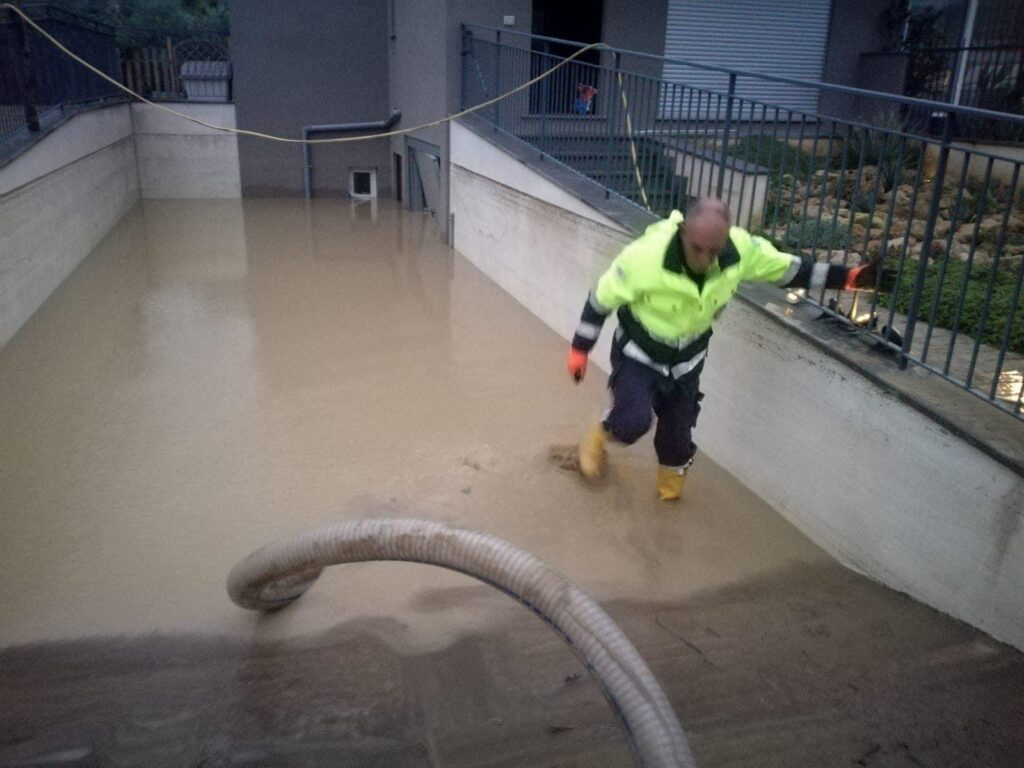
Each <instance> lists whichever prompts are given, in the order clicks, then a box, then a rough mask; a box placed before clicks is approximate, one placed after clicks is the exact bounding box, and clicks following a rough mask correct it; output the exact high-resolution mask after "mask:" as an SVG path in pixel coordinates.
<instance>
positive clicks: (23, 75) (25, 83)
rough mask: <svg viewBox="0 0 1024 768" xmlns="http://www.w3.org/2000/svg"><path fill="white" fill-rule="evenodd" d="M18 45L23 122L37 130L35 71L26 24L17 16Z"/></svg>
mask: <svg viewBox="0 0 1024 768" xmlns="http://www.w3.org/2000/svg"><path fill="white" fill-rule="evenodd" d="M15 34H16V35H17V40H18V47H19V48H20V49H21V67H20V69H21V71H20V72H19V73H18V74H19V77H18V84H19V86H20V87H21V99H22V101H23V102H24V106H25V124H26V125H27V126H28V129H29V130H30V131H38V130H39V110H38V109H37V108H36V73H35V67H34V66H33V65H32V46H31V43H30V42H29V39H30V38H29V33H28V25H27V24H26V23H25V20H24V19H22V18H20V17H19V20H18V25H17V26H16V27H15Z"/></svg>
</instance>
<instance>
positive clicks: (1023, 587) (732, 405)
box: [451, 130, 1024, 649]
mask: <svg viewBox="0 0 1024 768" xmlns="http://www.w3.org/2000/svg"><path fill="white" fill-rule="evenodd" d="M463 140H464V133H463V131H460V130H453V131H452V158H453V166H452V171H451V193H452V196H451V200H452V210H453V212H454V213H455V221H456V226H455V248H456V249H457V250H458V251H459V252H460V253H462V254H463V255H464V256H466V257H467V258H468V259H469V260H470V261H472V262H473V263H474V264H475V265H476V266H477V267H479V268H480V269H481V270H483V271H484V272H485V273H486V274H487V275H488V276H490V277H491V278H492V279H493V280H495V281H496V282H497V283H498V284H499V285H500V286H501V287H502V288H504V289H505V290H506V291H508V292H509V293H510V294H511V295H512V296H514V297H515V298H517V299H518V300H519V301H520V302H521V303H522V304H524V305H525V306H526V307H527V308H528V309H530V310H531V311H532V312H533V313H534V314H536V315H537V316H538V317H539V318H541V319H542V320H543V321H544V322H545V323H547V324H548V325H549V326H550V327H552V328H553V329H554V330H555V331H556V332H558V333H559V334H560V335H561V336H563V337H564V338H566V339H568V338H570V337H571V335H572V331H573V329H574V328H575V325H576V322H577V319H578V316H579V311H580V309H581V308H582V305H583V301H584V300H585V297H586V295H587V291H588V290H589V289H590V287H591V286H592V284H593V282H594V280H595V279H596V277H597V276H598V275H599V274H600V273H601V272H602V271H603V270H604V269H605V268H606V267H607V265H608V263H609V262H610V260H611V259H612V258H613V257H614V256H615V254H616V253H617V251H618V250H619V248H621V247H622V245H623V244H625V242H627V240H628V236H627V235H625V234H623V233H622V232H619V231H617V230H615V229H614V228H612V227H609V226H605V225H603V224H600V223H598V222H597V220H596V217H594V216H587V215H583V214H581V213H579V212H575V211H570V210H566V209H565V208H562V207H559V206H558V205H556V204H554V203H552V202H551V201H549V200H548V199H546V198H547V197H548V194H547V192H546V190H545V184H547V183H549V182H547V180H546V179H543V178H540V177H539V176H538V177H537V178H536V179H535V180H534V181H535V187H534V188H533V189H531V188H530V184H529V183H528V181H527V179H528V174H526V173H525V171H524V169H522V168H519V169H517V173H516V177H515V178H514V179H513V178H510V177H509V175H507V174H506V173H504V172H503V171H502V169H503V168H507V164H506V163H505V161H504V160H503V158H501V157H500V156H499V155H500V154H501V151H500V150H499V149H497V148H495V147H491V148H490V149H489V150H488V151H490V152H492V153H493V154H494V157H493V159H492V160H491V161H489V162H486V163H482V164H478V165H476V166H475V170H471V169H468V168H466V167H463V166H461V165H459V164H458V162H456V158H458V157H460V152H462V148H461V147H460V146H459V145H460V144H461V143H462V142H463ZM484 149H485V148H482V147H480V146H479V145H476V144H475V143H474V151H484ZM488 168H490V169H494V172H492V173H488V172H487V170H486V169H488ZM611 324H612V323H610V325H611ZM610 330H611V329H610V328H608V329H606V331H605V333H604V334H603V335H602V339H601V343H600V346H599V347H598V349H597V350H596V352H595V353H594V362H595V363H597V364H598V365H601V366H603V367H604V366H606V365H607V359H608V344H609V340H610V337H611V333H610ZM702 389H703V390H704V391H705V392H706V393H707V399H706V400H705V406H706V407H705V409H704V412H703V414H702V416H701V422H700V425H699V429H698V430H697V434H696V439H697V441H698V442H699V443H700V445H701V448H702V450H703V451H704V452H706V453H707V455H708V456H710V457H711V458H712V459H713V460H715V461H716V462H718V463H719V464H721V465H722V466H724V467H725V468H726V469H728V470H729V471H730V472H732V473H734V474H735V475H736V476H737V477H739V478H740V479H741V480H742V481H743V482H744V483H746V484H747V485H748V486H749V487H750V488H751V489H752V490H753V491H755V492H756V493H757V494H758V495H760V496H761V497H763V498H764V499H766V500H767V501H768V502H769V503H771V504H772V505H774V506H775V507H776V508H777V509H778V510H779V512H780V513H781V514H782V515H784V516H785V517H786V518H787V519H788V520H790V521H791V522H792V523H793V524H795V525H796V526H797V527H799V528H800V529H801V530H802V531H804V532H805V533H806V534H807V535H808V536H810V537H811V538H813V539H814V540H815V541H816V542H817V543H818V544H819V545H821V546H822V547H823V548H825V549H826V550H828V551H829V552H831V553H832V554H834V555H835V556H836V557H838V558H839V559H840V560H841V561H843V562H844V563H846V564H847V565H849V566H850V567H852V568H854V569H856V570H859V571H862V572H864V573H866V574H868V575H870V576H872V577H873V578H876V579H878V580H879V581H881V582H883V583H885V584H887V585H889V586H891V587H893V588H894V589H898V590H901V591H904V592H907V593H908V594H910V595H912V596H913V597H915V598H917V599H919V600H921V601H923V602H925V603H927V604H929V605H932V606H934V607H935V608H938V609H939V610H941V611H944V612H946V613H949V614H951V615H953V616H955V617H958V618H960V619H963V620H965V621H968V622H970V623H971V624H973V625H975V626H977V627H979V628H981V629H983V630H985V631H987V632H989V633H991V634H992V635H993V636H994V637H996V638H998V639H1000V640H1004V641H1006V642H1009V643H1011V644H1013V645H1015V646H1016V647H1018V648H1021V649H1024V607H1022V606H1024V604H1022V602H1021V598H1020V596H1021V594H1024V525H1022V522H1024V480H1022V478H1021V477H1020V476H1019V475H1017V474H1015V473H1014V472H1012V471H1011V470H1009V469H1007V468H1006V467H1005V466H1004V465H1002V464H1000V463H998V462H996V461H995V460H993V459H991V458H990V457H989V456H988V455H986V454H984V453H982V452H981V451H979V450H977V449H976V448H974V447H972V446H971V445H969V444H968V443H966V442H965V441H963V440H962V439H960V438H958V437H956V436H954V435H952V434H950V433H948V432H946V431H945V430H943V429H942V428H941V427H939V426H938V424H937V423H936V422H934V421H932V420H931V419H929V418H928V417H927V416H925V415H923V414H922V413H920V412H918V411H917V410H914V409H912V408H910V407H909V406H907V405H905V404H903V403H902V402H901V401H899V400H898V399H897V398H896V397H895V396H893V394H891V393H890V392H889V391H888V390H886V389H883V388H882V387H880V386H878V385H876V384H873V383H872V382H870V381H869V380H867V379H866V378H864V377H862V376H861V375H860V374H858V373H857V372H856V371H855V370H854V369H852V368H850V367H848V366H846V365H845V364H843V363H842V362H840V361H838V360H836V359H835V358H833V357H831V356H829V355H827V354H825V353H823V352H822V351H820V350H819V349H818V348H817V347H815V346H813V345H812V344H810V343H809V342H807V341H806V340H804V339H803V338H802V337H800V336H799V335H798V334H796V333H795V332H792V331H788V330H786V329H783V328H782V327H780V326H778V325H777V324H776V323H774V322H771V321H770V320H768V319H767V318H766V317H765V316H764V314H763V313H762V312H761V311H759V310H757V309H754V308H753V307H751V306H749V305H747V304H745V303H744V302H742V301H740V300H737V301H735V302H733V305H732V306H731V307H730V308H729V310H728V311H727V312H725V314H724V315H723V317H722V318H721V320H720V321H719V324H718V325H717V327H716V331H715V339H714V341H713V342H712V345H711V351H710V355H709V359H708V364H707V368H706V371H705V374H704V377H703V381H702ZM651 458H652V462H653V461H654V457H653V456H652V457H651Z"/></svg>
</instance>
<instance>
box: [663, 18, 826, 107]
mask: <svg viewBox="0 0 1024 768" xmlns="http://www.w3.org/2000/svg"><path fill="white" fill-rule="evenodd" d="M831 7H832V0H802V1H801V2H795V0H668V20H667V23H666V26H665V56H666V57H667V58H669V59H681V60H684V61H692V62H695V63H697V64H711V65H714V66H719V67H726V68H729V69H742V70H747V71H750V72H758V73H761V74H766V75H780V76H783V77H791V78H796V79H799V80H820V79H821V75H822V72H823V71H824V66H825V47H826V45H827V42H828V31H829V15H830V13H831ZM663 76H664V79H665V80H666V81H668V82H672V83H681V84H683V85H686V86H690V87H691V88H693V89H705V90H707V91H714V92H720V93H725V92H726V90H727V88H728V76H727V75H723V74H720V73H715V72H707V71H702V70H699V69H694V68H693V67H686V66H683V65H679V64H672V63H670V62H665V69H664V73H663ZM673 94H674V98H673ZM737 94H738V95H739V96H741V97H743V98H746V99H756V100H758V101H761V102H767V103H769V104H771V105H773V106H775V105H778V106H781V107H784V108H786V109H787V110H798V111H806V112H815V111H817V109H818V91H817V90H816V89H811V88H801V87H799V86H793V85H787V84H784V83H773V82H767V81H764V80H755V79H753V78H743V77H740V78H739V79H738V81H737ZM701 98H702V97H701V95H700V94H692V93H691V92H690V90H689V88H687V89H675V90H674V91H673V89H671V88H666V89H664V90H663V92H662V102H661V112H662V115H663V116H666V117H667V116H672V117H686V116H687V115H691V114H692V116H694V117H697V116H699V115H704V114H705V111H706V110H707V109H708V108H709V107H710V105H707V104H705V103H704V102H703V101H702V100H701ZM707 98H708V97H707V96H703V99H704V100H706V99H707ZM698 102H701V106H700V108H698V107H696V106H695V104H697V103H698ZM698 112H699V115H698V114H697V113H698ZM712 114H714V110H713V109H712Z"/></svg>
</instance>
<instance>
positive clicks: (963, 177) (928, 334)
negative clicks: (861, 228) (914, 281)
mask: <svg viewBox="0 0 1024 768" xmlns="http://www.w3.org/2000/svg"><path fill="white" fill-rule="evenodd" d="M970 164H971V156H970V153H969V152H965V153H964V164H963V168H962V169H961V171H960V181H959V183H958V184H957V193H956V202H954V203H953V210H952V211H951V213H950V217H949V234H948V235H947V240H946V251H945V253H944V254H943V258H942V266H941V267H940V268H939V279H938V282H937V284H936V286H935V296H934V298H933V299H932V308H931V310H930V311H929V312H928V329H927V330H926V331H925V335H924V347H923V349H922V350H921V362H922V363H925V362H928V346H929V345H930V344H931V340H932V331H934V330H935V318H936V315H937V314H938V311H939V304H940V303H941V301H942V289H943V288H944V287H945V284H946V270H947V269H948V267H949V257H950V255H951V253H952V250H953V243H954V241H955V240H956V230H957V225H958V224H959V222H960V206H961V205H963V199H964V187H965V186H966V182H967V169H968V167H969V166H970Z"/></svg>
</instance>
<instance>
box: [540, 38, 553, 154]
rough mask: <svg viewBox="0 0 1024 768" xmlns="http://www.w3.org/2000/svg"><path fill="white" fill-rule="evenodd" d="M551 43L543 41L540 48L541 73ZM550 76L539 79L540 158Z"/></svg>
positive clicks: (544, 131) (544, 68)
mask: <svg viewBox="0 0 1024 768" xmlns="http://www.w3.org/2000/svg"><path fill="white" fill-rule="evenodd" d="M550 52H551V45H550V44H549V43H547V42H545V43H544V47H543V48H542V49H541V60H540V66H541V70H540V71H541V73H542V74H543V73H545V72H547V71H548V70H547V66H548V59H549V58H550ZM550 83H551V78H550V77H545V78H544V79H543V80H542V81H541V87H540V101H541V104H540V159H541V160H543V159H544V146H545V145H546V144H547V124H548V107H549V106H550V104H549V102H550V98H549V97H550V94H551V88H550Z"/></svg>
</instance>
